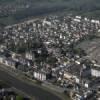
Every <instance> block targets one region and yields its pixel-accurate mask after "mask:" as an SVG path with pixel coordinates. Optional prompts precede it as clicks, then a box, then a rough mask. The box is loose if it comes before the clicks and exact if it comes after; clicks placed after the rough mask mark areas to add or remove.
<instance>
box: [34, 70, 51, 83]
mask: <svg viewBox="0 0 100 100" xmlns="http://www.w3.org/2000/svg"><path fill="white" fill-rule="evenodd" d="M33 77H34V78H35V79H37V80H39V81H45V80H47V79H50V78H51V77H52V73H50V72H45V71H34V72H33Z"/></svg>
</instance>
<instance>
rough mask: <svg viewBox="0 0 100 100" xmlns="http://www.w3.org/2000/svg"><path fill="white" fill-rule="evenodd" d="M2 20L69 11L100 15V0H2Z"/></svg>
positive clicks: (10, 20)
mask: <svg viewBox="0 0 100 100" xmlns="http://www.w3.org/2000/svg"><path fill="white" fill-rule="evenodd" d="M0 8H1V9H0V10H1V11H0V22H1V23H2V22H3V21H4V20H5V19H4V18H6V19H7V22H6V23H8V24H9V22H10V23H14V22H15V20H17V21H18V20H21V19H24V18H27V17H31V16H38V15H40V16H41V15H43V14H49V13H52V12H57V11H58V12H67V13H70V12H71V13H74V14H81V15H85V16H89V17H91V16H92V17H97V18H99V16H100V0H0Z"/></svg>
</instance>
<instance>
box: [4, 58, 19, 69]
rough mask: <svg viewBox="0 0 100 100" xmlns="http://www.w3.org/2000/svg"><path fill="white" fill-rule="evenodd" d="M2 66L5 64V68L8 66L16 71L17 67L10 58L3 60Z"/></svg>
mask: <svg viewBox="0 0 100 100" xmlns="http://www.w3.org/2000/svg"><path fill="white" fill-rule="evenodd" d="M4 64H5V65H6V66H10V67H11V68H13V69H16V66H17V62H16V61H14V60H13V59H11V58H9V59H5V60H4Z"/></svg>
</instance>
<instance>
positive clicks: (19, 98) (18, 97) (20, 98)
mask: <svg viewBox="0 0 100 100" xmlns="http://www.w3.org/2000/svg"><path fill="white" fill-rule="evenodd" d="M16 100H24V97H23V96H19V95H18V96H16Z"/></svg>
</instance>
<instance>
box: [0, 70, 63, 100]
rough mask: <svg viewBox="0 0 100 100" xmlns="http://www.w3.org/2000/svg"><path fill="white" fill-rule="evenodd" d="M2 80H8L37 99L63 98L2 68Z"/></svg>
mask: <svg viewBox="0 0 100 100" xmlns="http://www.w3.org/2000/svg"><path fill="white" fill-rule="evenodd" d="M0 80H3V81H5V82H7V83H8V84H10V85H11V86H13V87H15V88H16V89H19V90H21V91H23V92H25V93H26V94H28V95H29V96H33V97H34V96H35V98H36V99H37V100H61V99H60V98H59V97H57V96H55V95H54V94H52V93H49V92H48V91H45V90H43V89H41V88H39V87H36V86H33V85H30V84H27V83H25V82H23V81H21V80H19V79H16V78H14V77H13V76H11V75H9V74H8V73H6V72H4V71H2V70H0Z"/></svg>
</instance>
